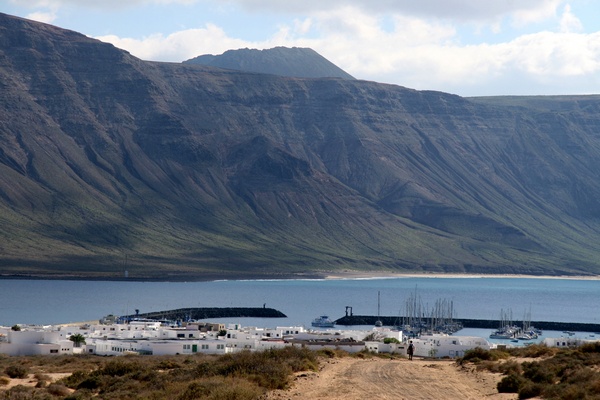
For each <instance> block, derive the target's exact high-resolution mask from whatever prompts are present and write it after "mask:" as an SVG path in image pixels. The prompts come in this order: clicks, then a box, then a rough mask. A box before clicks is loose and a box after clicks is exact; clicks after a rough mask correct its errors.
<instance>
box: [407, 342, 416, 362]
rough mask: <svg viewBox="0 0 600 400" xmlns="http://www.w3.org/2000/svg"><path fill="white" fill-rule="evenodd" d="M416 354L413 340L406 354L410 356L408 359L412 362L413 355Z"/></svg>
mask: <svg viewBox="0 0 600 400" xmlns="http://www.w3.org/2000/svg"><path fill="white" fill-rule="evenodd" d="M414 352H415V346H414V345H413V342H412V340H411V341H410V343H409V344H408V349H407V350H406V354H408V359H409V360H412V356H413V353H414Z"/></svg>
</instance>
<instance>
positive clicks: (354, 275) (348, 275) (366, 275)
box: [323, 271, 600, 281]
mask: <svg viewBox="0 0 600 400" xmlns="http://www.w3.org/2000/svg"><path fill="white" fill-rule="evenodd" d="M395 278H433V279H444V278H455V279H460V278H464V279H475V278H516V279H565V280H581V281H582V280H590V281H597V280H600V275H526V274H481V273H475V274H471V273H465V274H458V273H448V274H444V273H437V272H436V273H414V274H411V273H408V272H398V273H394V272H391V273H390V272H387V271H381V272H380V273H375V272H360V271H347V272H335V273H329V274H328V275H326V276H325V277H324V278H323V279H330V280H336V279H337V280H343V279H395Z"/></svg>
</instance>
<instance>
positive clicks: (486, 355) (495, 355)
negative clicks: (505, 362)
mask: <svg viewBox="0 0 600 400" xmlns="http://www.w3.org/2000/svg"><path fill="white" fill-rule="evenodd" d="M508 356H509V355H508V354H507V353H505V352H503V351H498V350H485V349H482V348H481V347H476V348H474V349H472V350H467V351H465V355H464V356H463V357H461V358H459V359H457V360H456V362H457V363H458V364H460V365H463V364H465V363H466V362H470V363H473V364H479V363H481V362H482V361H498V360H500V359H504V358H508Z"/></svg>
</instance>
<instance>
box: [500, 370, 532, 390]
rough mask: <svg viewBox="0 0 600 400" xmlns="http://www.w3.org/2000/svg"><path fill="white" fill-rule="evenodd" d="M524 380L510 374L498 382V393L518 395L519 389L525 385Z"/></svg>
mask: <svg viewBox="0 0 600 400" xmlns="http://www.w3.org/2000/svg"><path fill="white" fill-rule="evenodd" d="M525 382H526V381H525V379H524V378H523V377H522V376H520V375H517V374H510V375H507V376H505V377H504V378H502V380H501V381H500V382H498V385H497V388H498V392H499V393H519V389H520V388H521V386H522V385H524V384H525Z"/></svg>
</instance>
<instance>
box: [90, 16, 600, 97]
mask: <svg viewBox="0 0 600 400" xmlns="http://www.w3.org/2000/svg"><path fill="white" fill-rule="evenodd" d="M570 15H571V14H570V8H568V7H566V8H565V9H564V12H563V19H562V21H564V20H565V18H568V19H569V21H570V22H568V26H569V27H571V28H570V29H573V28H572V27H576V26H577V24H575V23H574V21H575V20H576V18H574V16H572V15H571V16H570ZM565 16H567V17H565ZM391 20H392V22H393V27H392V28H390V27H389V26H386V27H385V29H384V27H383V25H382V21H381V19H380V17H378V16H374V15H372V14H368V13H365V12H364V11H362V10H360V9H357V8H351V7H343V8H340V9H337V10H334V11H331V12H324V11H323V12H318V13H314V14H312V15H311V17H310V18H307V19H305V20H295V21H294V22H293V24H292V25H291V26H286V25H283V26H281V27H280V29H279V31H278V32H276V33H275V34H273V35H272V36H271V37H270V38H267V39H266V40H264V41H261V42H248V41H245V40H242V39H238V38H232V37H229V36H228V35H227V34H226V33H225V32H224V31H223V30H222V29H221V28H219V27H218V26H216V25H213V24H208V25H206V26H205V28H202V29H191V30H184V31H180V32H176V33H173V34H170V35H167V36H164V35H161V34H156V35H151V36H148V37H145V38H143V39H128V38H124V39H121V38H117V37H114V36H105V37H100V38H99V39H101V40H104V41H109V42H111V43H113V44H115V45H116V46H117V47H120V48H124V49H126V50H128V51H130V52H131V53H132V54H134V55H136V56H138V57H140V58H142V59H146V60H160V61H182V60H186V59H189V58H192V57H195V56H198V55H200V54H207V53H211V54H220V53H222V52H224V51H226V50H229V49H237V48H245V47H249V48H259V49H264V48H271V47H274V46H290V47H291V46H299V47H311V48H313V49H314V50H316V51H317V52H319V53H320V54H322V55H323V56H324V57H326V58H328V59H329V60H330V61H332V62H334V63H335V64H337V65H338V66H339V67H341V68H342V69H344V70H346V71H347V72H348V73H350V74H352V75H353V76H355V77H357V78H359V79H367V80H375V81H379V82H387V83H396V84H400V85H403V86H407V87H411V88H416V89H433V90H442V91H449V92H453V93H459V94H482V93H478V90H482V89H480V88H488V89H487V90H489V88H490V87H494V85H497V86H498V89H497V90H498V91H502V93H504V94H507V93H521V94H535V93H536V90H537V91H538V92H540V91H543V90H547V91H548V90H549V91H551V90H552V89H551V88H552V87H558V86H557V84H559V83H560V82H558V81H560V80H561V79H562V78H568V77H577V78H578V79H581V82H582V83H581V84H580V86H581V89H574V90H578V91H580V92H582V91H583V90H585V86H584V84H583V82H584V80H585V79H584V78H585V77H589V78H590V79H591V78H592V77H594V76H596V75H598V74H599V73H600V33H594V34H584V33H573V32H541V33H537V34H530V35H523V36H521V37H517V38H515V39H513V40H511V41H509V42H505V43H499V44H487V43H481V44H477V45H469V46H465V45H462V44H461V43H460V40H459V37H458V35H457V32H456V30H455V28H454V26H453V25H450V24H449V23H442V22H431V21H427V20H425V19H420V18H415V17H407V16H402V15H399V14H397V15H395V16H393V18H391ZM561 26H562V25H561ZM596 81H597V79H596V78H593V79H591V80H590V82H596ZM524 82H526V83H527V84H528V85H529V86H527V87H530V88H531V89H529V90H531V92H530V93H523V92H522V91H523V90H526V89H524V87H525V86H524V85H523V83H524ZM596 84H597V83H596ZM535 85H538V86H537V89H535V87H536V86H535ZM544 85H546V86H544ZM594 89H595V91H596V92H600V87H598V86H596V87H589V86H588V89H587V90H588V91H589V90H594ZM484 90H486V89H484ZM502 93H496V94H502ZM483 94H485V93H483ZM487 94H494V93H489V92H488V93H487Z"/></svg>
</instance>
